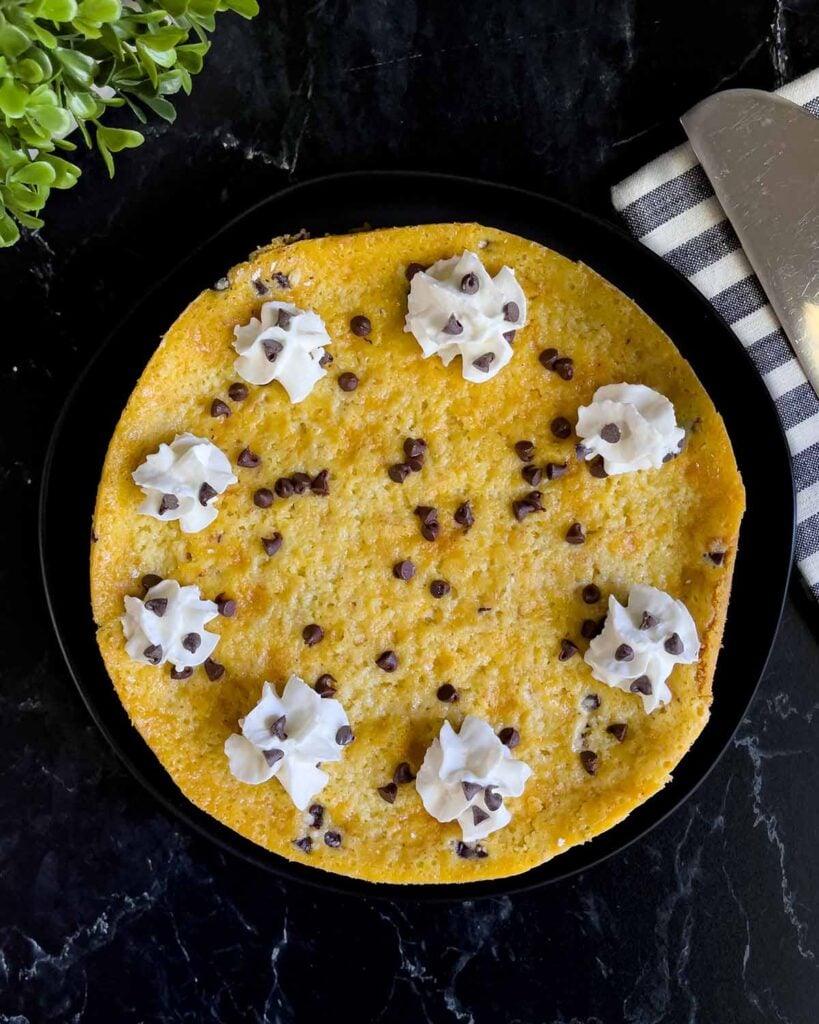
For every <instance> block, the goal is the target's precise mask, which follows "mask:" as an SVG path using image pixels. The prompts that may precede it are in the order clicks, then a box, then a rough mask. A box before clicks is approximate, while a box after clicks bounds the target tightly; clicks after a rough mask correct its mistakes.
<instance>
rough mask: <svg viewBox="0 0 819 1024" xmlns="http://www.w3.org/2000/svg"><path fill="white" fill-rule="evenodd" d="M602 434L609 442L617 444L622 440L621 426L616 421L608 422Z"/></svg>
mask: <svg viewBox="0 0 819 1024" xmlns="http://www.w3.org/2000/svg"><path fill="white" fill-rule="evenodd" d="M600 436H601V437H602V438H603V440H604V441H608V443H609V444H617V442H618V441H619V440H620V437H621V435H620V428H619V427H618V426H617V424H616V423H607V424H606V425H605V426H604V427H603V429H602V430H601V431H600Z"/></svg>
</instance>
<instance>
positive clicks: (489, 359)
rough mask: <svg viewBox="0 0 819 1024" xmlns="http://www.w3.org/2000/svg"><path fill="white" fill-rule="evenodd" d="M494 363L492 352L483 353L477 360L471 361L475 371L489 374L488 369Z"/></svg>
mask: <svg viewBox="0 0 819 1024" xmlns="http://www.w3.org/2000/svg"><path fill="white" fill-rule="evenodd" d="M494 362H495V353H494V352H484V354H483V355H482V356H478V358H477V359H473V360H472V365H473V366H474V367H475V369H476V370H480V371H481V373H489V367H490V366H491V365H492V363H494Z"/></svg>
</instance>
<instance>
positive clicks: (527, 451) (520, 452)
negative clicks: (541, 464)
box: [515, 441, 535, 462]
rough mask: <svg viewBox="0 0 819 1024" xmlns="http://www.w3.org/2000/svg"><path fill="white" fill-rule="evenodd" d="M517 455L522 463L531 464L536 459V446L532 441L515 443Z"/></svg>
mask: <svg viewBox="0 0 819 1024" xmlns="http://www.w3.org/2000/svg"><path fill="white" fill-rule="evenodd" d="M515 454H516V455H517V457H518V458H519V459H520V461H521V462H531V461H532V459H533V458H534V457H535V446H534V444H532V442H531V441H515Z"/></svg>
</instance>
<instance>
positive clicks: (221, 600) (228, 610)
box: [216, 594, 236, 619]
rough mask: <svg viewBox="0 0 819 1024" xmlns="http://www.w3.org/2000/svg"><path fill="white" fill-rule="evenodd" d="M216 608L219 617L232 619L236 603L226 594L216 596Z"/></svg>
mask: <svg viewBox="0 0 819 1024" xmlns="http://www.w3.org/2000/svg"><path fill="white" fill-rule="evenodd" d="M216 608H217V611H218V612H219V614H220V615H223V616H224V617H225V618H226V619H232V618H233V616H234V615H235V614H236V602H235V601H234V600H233V598H232V597H228V596H227V595H226V594H218V595H217V597H216Z"/></svg>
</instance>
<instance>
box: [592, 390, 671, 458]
mask: <svg viewBox="0 0 819 1024" xmlns="http://www.w3.org/2000/svg"><path fill="white" fill-rule="evenodd" d="M576 431H577V436H578V437H579V438H580V439H581V442H582V448H583V449H584V451H585V455H584V457H585V458H586V459H593V458H594V457H595V456H596V455H601V456H602V457H603V468H604V469H605V471H606V473H607V474H608V475H609V476H617V475H618V474H620V473H632V472H634V471H635V470H638V469H659V468H660V466H662V464H663V463H664V462H668V461H669V459H671V458H673V457H674V456H675V455H677V454H678V453H679V450H680V447H681V445H682V442H683V439H684V438H685V431H684V430H683V429H682V427H678V426H677V419H676V417H675V415H674V406H673V405H672V404H671V402H669V400H668V399H667V398H666V397H665V395H661V394H660V393H659V391H654V390H653V388H648V387H646V386H645V385H644V384H625V383H624V384H606V385H605V386H604V387H602V388H598V389H597V391H595V393H594V397H593V399H592V404H591V405H581V406H580V408H579V409H578V411H577V427H576Z"/></svg>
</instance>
